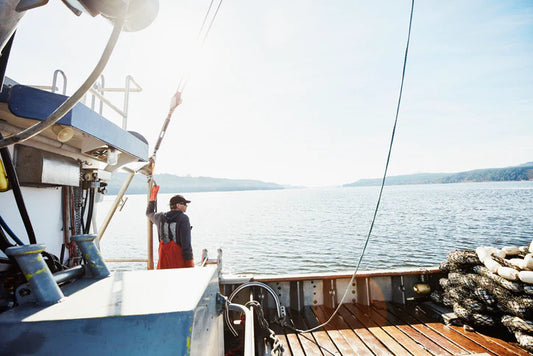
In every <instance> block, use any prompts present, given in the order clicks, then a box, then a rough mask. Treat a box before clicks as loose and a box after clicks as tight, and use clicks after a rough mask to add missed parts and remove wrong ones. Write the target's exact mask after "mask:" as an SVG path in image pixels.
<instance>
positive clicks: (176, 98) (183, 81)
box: [150, 0, 223, 161]
mask: <svg viewBox="0 0 533 356" xmlns="http://www.w3.org/2000/svg"><path fill="white" fill-rule="evenodd" d="M213 2H214V0H211V2H210V4H209V8H208V9H207V12H206V14H205V16H204V19H203V21H202V25H201V26H200V30H199V31H198V35H197V40H199V39H200V37H201V36H202V32H203V31H204V28H205V25H206V23H207V19H208V18H209V14H210V12H211V9H212V7H213ZM222 2H223V0H220V1H219V3H218V6H217V8H216V10H215V13H214V14H213V16H212V17H211V20H210V21H209V26H208V28H207V30H206V31H205V33H204V35H203V37H202V40H201V43H200V47H199V48H200V49H202V48H203V47H204V45H205V42H206V40H207V36H208V35H209V32H210V31H211V27H212V26H213V23H214V22H215V18H216V17H217V14H218V11H219V10H220V6H221V5H222ZM189 75H190V71H187V72H186V74H184V75H183V76H182V77H181V78H180V80H179V82H178V88H177V90H176V93H175V94H174V95H173V96H172V98H171V101H170V109H169V111H168V114H167V117H166V118H165V121H164V123H163V127H162V128H161V131H160V132H159V138H158V139H157V142H156V144H155V147H154V153H152V157H151V158H150V159H151V160H153V161H155V157H156V154H157V151H159V147H160V146H161V142H162V141H163V138H164V137H165V133H166V131H167V128H168V124H169V123H170V119H171V117H172V114H173V113H174V110H176V108H177V107H178V105H179V104H181V94H182V93H183V91H184V90H185V86H186V85H187V82H188V81H189Z"/></svg>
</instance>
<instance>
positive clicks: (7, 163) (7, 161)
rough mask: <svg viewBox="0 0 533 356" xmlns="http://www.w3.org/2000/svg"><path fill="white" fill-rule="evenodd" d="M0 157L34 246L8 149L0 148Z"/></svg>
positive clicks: (0, 138)
mask: <svg viewBox="0 0 533 356" xmlns="http://www.w3.org/2000/svg"><path fill="white" fill-rule="evenodd" d="M3 139H4V137H3V136H2V133H1V132H0V141H2V140H3ZM0 155H1V157H2V161H3V162H4V168H5V169H6V175H7V179H8V180H9V184H10V185H11V189H12V190H13V195H14V196H15V201H16V203H17V207H18V209H19V213H20V217H21V218H22V222H23V223H24V227H25V228H26V233H27V234H28V240H29V241H30V244H36V243H37V239H36V238H35V232H34V231H33V226H32V225H31V221H30V216H29V215H28V210H26V205H25V204H24V198H23V197H22V191H21V190H20V184H19V179H18V176H17V172H16V171H15V166H14V165H13V160H12V159H11V154H10V153H9V149H8V148H7V147H2V148H0Z"/></svg>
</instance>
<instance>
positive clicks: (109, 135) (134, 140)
mask: <svg viewBox="0 0 533 356" xmlns="http://www.w3.org/2000/svg"><path fill="white" fill-rule="evenodd" d="M67 98H68V97H67V96H64V95H60V94H55V93H50V92H47V91H44V90H39V89H35V88H32V87H28V86H24V85H15V86H13V87H11V88H8V87H5V86H4V90H3V91H2V93H1V94H0V101H4V102H7V103H8V107H9V110H10V111H11V112H12V113H13V114H14V115H16V116H19V117H23V118H27V119H34V120H40V121H43V120H44V119H46V118H47V117H48V116H49V115H50V114H51V113H52V112H54V110H56V109H57V108H58V107H59V105H61V104H62V103H63V102H64V101H65V100H66V99H67ZM57 123H58V124H61V125H65V126H71V127H73V128H76V129H78V130H80V131H83V132H85V133H87V134H89V135H91V136H93V137H95V138H97V139H99V140H101V141H103V142H105V143H106V144H108V145H111V146H113V147H115V148H117V149H119V150H120V151H123V152H127V153H129V154H131V155H133V156H135V157H137V158H139V159H140V160H143V161H146V160H147V159H148V143H147V142H146V140H145V139H144V138H140V137H138V136H140V135H139V134H132V133H130V132H128V131H125V130H123V129H121V128H120V127H119V126H117V125H115V124H113V123H112V122H111V121H109V120H107V119H106V118H104V117H103V116H100V115H99V114H97V113H96V112H94V111H93V110H91V109H90V108H88V107H87V106H85V105H83V104H81V103H78V104H76V105H75V106H74V108H72V110H70V111H69V112H68V113H67V114H65V116H63V117H62V118H61V120H59V121H58V122H57Z"/></svg>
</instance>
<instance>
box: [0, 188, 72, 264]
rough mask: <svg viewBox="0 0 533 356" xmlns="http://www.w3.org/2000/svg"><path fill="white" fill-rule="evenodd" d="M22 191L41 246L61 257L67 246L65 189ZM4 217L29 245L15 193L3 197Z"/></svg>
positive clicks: (0, 208) (1, 211)
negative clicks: (65, 245)
mask: <svg viewBox="0 0 533 356" xmlns="http://www.w3.org/2000/svg"><path fill="white" fill-rule="evenodd" d="M21 191H22V196H23V198H24V203H25V205H26V209H27V210H28V215H29V217H30V221H31V224H32V226H33V230H34V232H35V237H36V239H37V243H39V244H41V243H42V244H45V245H46V252H49V253H52V254H54V255H56V256H57V257H59V256H60V254H61V244H62V243H63V231H62V229H63V222H62V213H61V188H60V187H51V188H34V187H22V188H21ZM0 215H1V216H2V218H3V219H4V220H5V222H6V223H7V224H8V226H9V227H10V228H11V230H12V231H13V232H14V233H15V235H17V237H18V238H19V239H20V240H21V241H22V242H23V243H25V244H26V243H29V241H28V235H27V234H26V229H25V228H24V223H23V222H22V218H21V217H20V214H19V210H18V207H17V204H16V202H15V198H14V197H13V191H11V190H8V191H7V192H3V193H0ZM0 254H1V252H0Z"/></svg>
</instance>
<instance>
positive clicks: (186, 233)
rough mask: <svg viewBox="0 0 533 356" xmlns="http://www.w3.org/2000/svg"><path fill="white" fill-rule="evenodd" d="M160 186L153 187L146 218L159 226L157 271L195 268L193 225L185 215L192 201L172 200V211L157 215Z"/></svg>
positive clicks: (177, 196)
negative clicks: (192, 242) (192, 241)
mask: <svg viewBox="0 0 533 356" xmlns="http://www.w3.org/2000/svg"><path fill="white" fill-rule="evenodd" d="M158 191H159V186H158V185H154V186H153V187H152V193H151V195H150V201H149V202H148V207H147V208H146V216H148V218H149V219H150V220H151V221H152V222H153V223H154V225H156V226H157V231H158V234H159V249H158V253H159V260H158V261H157V269H167V268H183V267H194V260H193V254H192V246H191V224H190V222H189V217H188V216H187V215H185V212H186V211H187V204H189V203H190V202H191V201H190V200H187V199H185V198H184V197H183V196H181V195H174V196H173V197H172V198H170V201H169V204H170V211H167V212H166V213H156V210H157V193H158Z"/></svg>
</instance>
